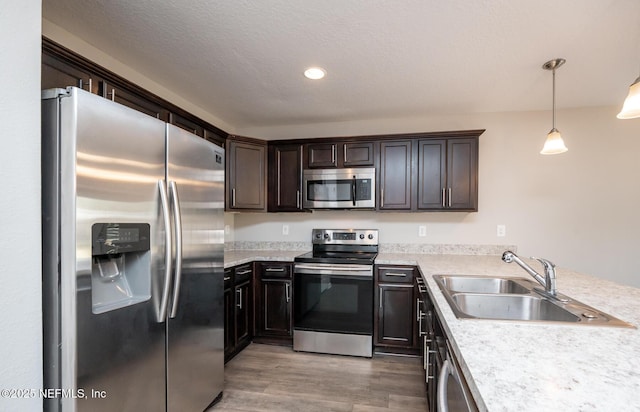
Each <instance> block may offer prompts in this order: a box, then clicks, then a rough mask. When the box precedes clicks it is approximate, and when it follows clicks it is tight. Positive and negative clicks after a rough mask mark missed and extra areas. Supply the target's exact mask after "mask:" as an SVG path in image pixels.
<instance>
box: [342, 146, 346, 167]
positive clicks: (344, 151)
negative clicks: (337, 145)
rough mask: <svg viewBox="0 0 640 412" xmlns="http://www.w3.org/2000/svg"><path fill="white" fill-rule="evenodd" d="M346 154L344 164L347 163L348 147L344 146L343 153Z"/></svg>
mask: <svg viewBox="0 0 640 412" xmlns="http://www.w3.org/2000/svg"><path fill="white" fill-rule="evenodd" d="M342 153H343V154H344V159H343V160H344V162H345V163H347V145H344V150H343V152H342Z"/></svg>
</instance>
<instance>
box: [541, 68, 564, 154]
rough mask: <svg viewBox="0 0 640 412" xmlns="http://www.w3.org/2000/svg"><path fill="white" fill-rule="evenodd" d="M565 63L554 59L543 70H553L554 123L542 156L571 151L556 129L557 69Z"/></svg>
mask: <svg viewBox="0 0 640 412" xmlns="http://www.w3.org/2000/svg"><path fill="white" fill-rule="evenodd" d="M565 61H566V60H565V59H553V60H549V61H548V62H546V63H545V64H543V65H542V68H543V69H545V70H551V72H552V73H553V106H552V107H553V109H552V113H553V123H552V128H551V131H550V132H549V134H548V135H547V140H545V142H544V146H543V147H542V150H541V151H540V154H543V155H552V154H560V153H564V152H566V151H567V150H569V149H567V146H565V144H564V140H562V135H561V134H560V132H559V131H558V129H556V69H557V68H559V67H560V66H562V65H563V64H564V62H565Z"/></svg>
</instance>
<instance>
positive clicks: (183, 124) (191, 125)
mask: <svg viewBox="0 0 640 412" xmlns="http://www.w3.org/2000/svg"><path fill="white" fill-rule="evenodd" d="M169 123H171V124H172V125H174V126H177V127H179V128H181V129H184V130H186V131H188V132H189V133H193V134H195V135H196V136H200V137H204V127H202V126H201V125H199V124H198V123H196V122H194V121H193V120H190V119H187V118H186V117H185V116H180V115H179V114H176V113H171V114H170V115H169Z"/></svg>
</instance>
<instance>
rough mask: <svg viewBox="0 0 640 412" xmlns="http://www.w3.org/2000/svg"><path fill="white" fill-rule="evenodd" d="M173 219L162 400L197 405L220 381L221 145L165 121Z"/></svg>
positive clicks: (173, 405)
mask: <svg viewBox="0 0 640 412" xmlns="http://www.w3.org/2000/svg"><path fill="white" fill-rule="evenodd" d="M167 148H168V149H167V159H168V160H167V183H168V186H169V198H170V204H171V209H172V221H173V222H174V228H175V234H174V244H175V245H176V247H174V251H173V255H174V263H175V269H174V277H175V284H174V289H173V291H172V296H171V301H170V303H169V308H170V309H169V320H168V348H167V358H168V364H167V405H168V410H169V411H198V412H199V411H203V410H204V409H206V408H207V406H209V405H210V404H211V403H212V402H213V401H214V400H216V398H217V397H218V396H220V395H221V394H222V389H223V384H224V319H223V316H224V308H223V289H224V285H223V277H224V274H223V272H224V268H223V265H224V262H223V259H224V215H223V213H224V149H222V148H221V147H218V146H216V145H214V144H212V143H210V142H208V141H206V140H204V139H202V138H200V137H197V136H195V135H193V134H191V133H189V132H186V131H184V130H182V129H179V128H177V127H175V126H172V125H167Z"/></svg>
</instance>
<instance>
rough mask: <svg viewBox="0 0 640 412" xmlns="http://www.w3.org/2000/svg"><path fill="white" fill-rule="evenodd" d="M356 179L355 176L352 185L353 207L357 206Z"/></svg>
mask: <svg viewBox="0 0 640 412" xmlns="http://www.w3.org/2000/svg"><path fill="white" fill-rule="evenodd" d="M356 183H357V180H356V177H355V176H353V184H352V185H351V196H353V205H354V206H355V205H356Z"/></svg>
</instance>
